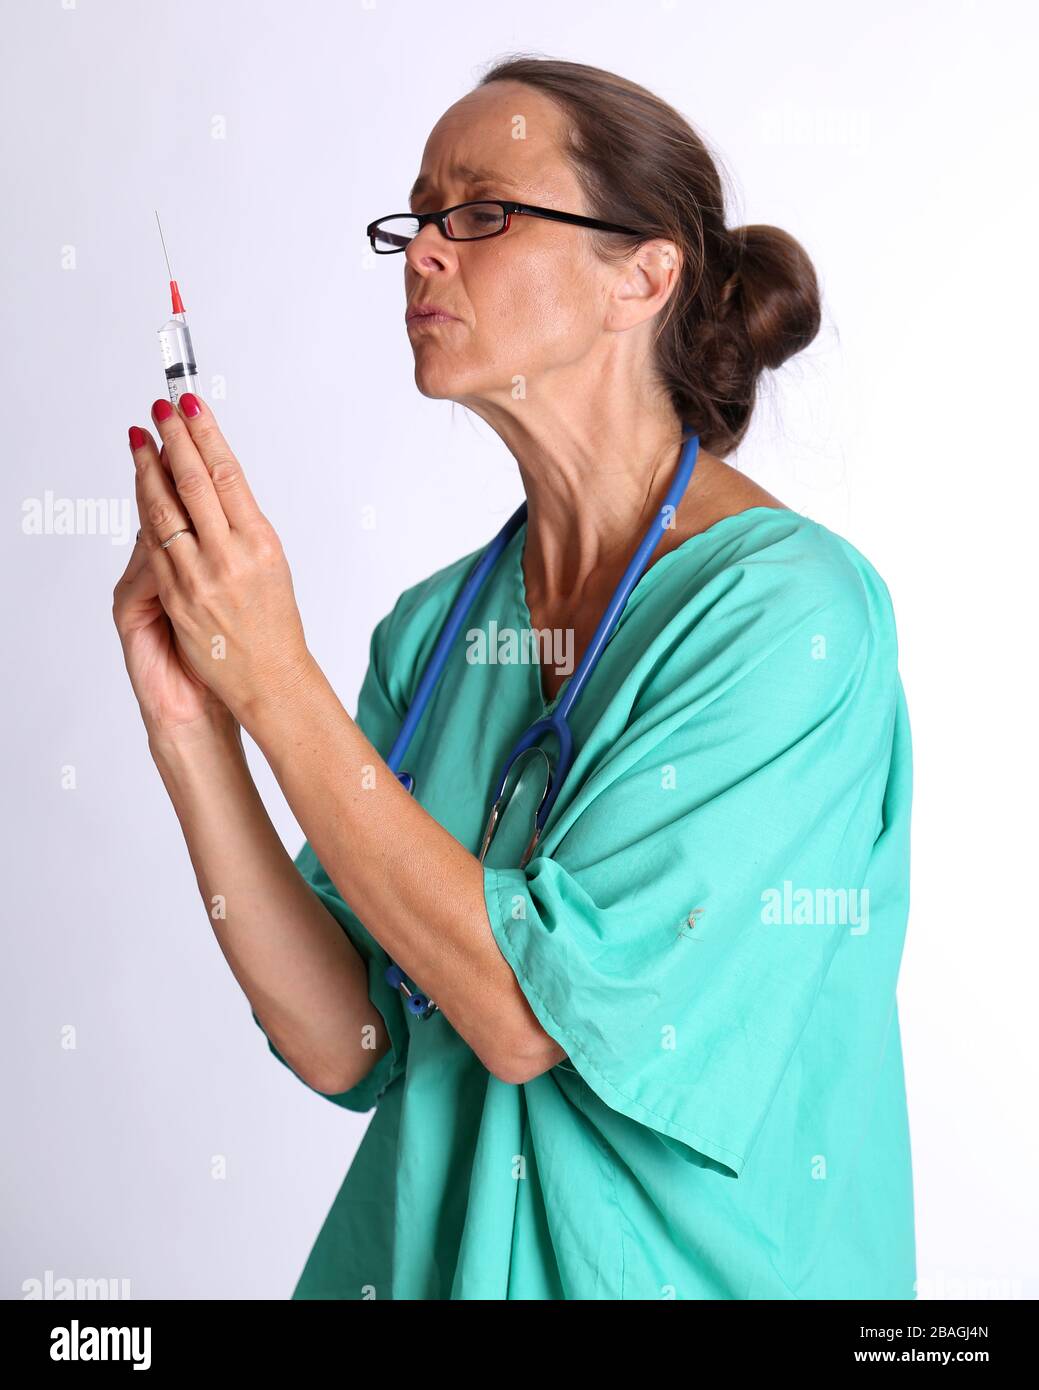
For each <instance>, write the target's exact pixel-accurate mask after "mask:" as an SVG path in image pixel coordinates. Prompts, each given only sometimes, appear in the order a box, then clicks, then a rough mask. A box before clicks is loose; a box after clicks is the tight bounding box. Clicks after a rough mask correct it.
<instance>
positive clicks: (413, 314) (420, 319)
mask: <svg viewBox="0 0 1039 1390" xmlns="http://www.w3.org/2000/svg"><path fill="white" fill-rule="evenodd" d="M404 321H405V323H407V324H409V325H410V324H413V323H458V322H459V320H458V319H456V318H455V316H454V314H449V313H448V311H447V310H446V309H441V308H440V306H439V305H437V304H415V305H412V307H411V308H410V309H409V310H408V311H407V313H406V314H405V316H404Z"/></svg>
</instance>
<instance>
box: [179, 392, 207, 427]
mask: <svg viewBox="0 0 1039 1390" xmlns="http://www.w3.org/2000/svg"><path fill="white" fill-rule="evenodd" d="M180 408H181V410H183V412H184V414H185V415H186V416H187V417H188V419H189V420H194V418H195V416H196V415H201V414H202V407H201V406H200V405H199V403H198V397H197V396H194V395H192V393H191V392H190V391H185V392H184V394H183V396H181V398H180Z"/></svg>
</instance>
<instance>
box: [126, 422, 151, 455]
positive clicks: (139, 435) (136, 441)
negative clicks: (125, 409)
mask: <svg viewBox="0 0 1039 1390" xmlns="http://www.w3.org/2000/svg"><path fill="white" fill-rule="evenodd" d="M147 442H148V436H147V435H146V434H145V432H144V430H142V429H141V427H140V426H139V425H131V426H130V448H131V449H133V450H137V449H139V448H140V447H141V445H142V444H146V443H147Z"/></svg>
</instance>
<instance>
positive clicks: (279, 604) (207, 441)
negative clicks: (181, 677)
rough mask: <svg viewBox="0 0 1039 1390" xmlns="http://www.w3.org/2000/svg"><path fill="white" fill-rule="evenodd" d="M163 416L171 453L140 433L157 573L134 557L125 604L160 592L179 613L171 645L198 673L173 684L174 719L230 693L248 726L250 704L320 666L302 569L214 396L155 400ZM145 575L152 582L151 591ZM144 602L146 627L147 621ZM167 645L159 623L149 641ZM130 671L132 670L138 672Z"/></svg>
mask: <svg viewBox="0 0 1039 1390" xmlns="http://www.w3.org/2000/svg"><path fill="white" fill-rule="evenodd" d="M152 417H153V419H154V421H155V424H156V428H157V429H158V432H159V435H160V437H161V439H162V445H163V449H162V455H161V456H160V453H159V450H158V449H157V447H156V445H155V442H154V440H153V439H152V437H151V435H150V434H149V433H148V432H147V431H146V430H139V431H138V430H137V429H136V427H135V429H134V431H132V432H131V449H132V452H133V456H134V461H135V464H136V473H137V480H136V486H137V509H138V513H139V515H140V517H141V543H139V544H143V548H144V549H145V550H146V552H147V560H146V564H145V565H144V567H143V568H144V569H146V570H150V571H151V572H152V577H151V579H150V580H141V579H140V578H139V575H138V576H137V577H136V579H135V576H134V575H133V574H131V571H132V569H133V566H134V559H133V557H131V561H130V565H129V566H128V568H127V576H126V579H127V580H128V581H129V584H128V587H127V599H126V600H125V603H126V612H127V613H129V611H130V609H131V607H132V606H133V605H134V602H135V600H136V602H138V603H140V602H142V601H145V600H147V599H150V598H152V597H154V598H155V599H157V601H158V603H159V604H160V605H161V608H162V610H163V612H164V613H165V615H166V616H167V618H168V619H169V625H170V629H171V638H172V641H173V644H174V646H175V652H174V653H172V655H175V656H176V657H177V658H178V659H179V661H180V663H181V664H182V668H183V670H184V673H185V676H186V677H187V683H182V684H181V685H179V686H178V685H177V684H176V683H175V682H174V681H172V680H171V681H170V683H169V685H168V686H166V687H164V690H165V694H167V695H172V696H174V697H175V699H174V706H175V707H174V709H173V711H172V713H173V717H174V718H178V717H180V715H182V714H184V713H190V711H191V710H192V709H194V711H195V717H198V716H199V715H201V716H202V717H207V715H212V713H213V712H214V702H219V703H221V704H222V705H223V706H224V707H225V708H226V709H227V710H228V711H229V712H230V715H231V716H232V717H233V718H234V720H236V721H237V722H238V723H240V724H244V725H245V727H246V728H248V727H249V716H250V712H251V711H252V710H253V709H254V708H255V707H257V706H258V704H259V703H260V702H261V701H264V700H278V699H279V698H281V697H282V696H283V695H285V694H286V693H288V692H289V691H290V690H292V689H293V688H294V687H296V686H297V685H298V684H299V683H300V682H301V681H303V680H305V679H306V678H307V677H308V676H309V675H311V674H312V673H313V672H314V669H315V666H314V661H313V657H312V656H311V654H310V652H309V650H308V648H307V644H306V639H305V637H304V634H303V624H302V622H301V621H300V616H299V610H298V608H297V607H296V599H295V594H294V593H293V589H292V576H291V575H290V573H289V567H288V564H287V562H286V560H285V555H284V553H283V551H282V548H281V543H280V541H279V540H278V537H277V534H276V533H275V531H274V528H273V527H272V526H271V524H270V523H269V522H268V520H267V518H266V517H265V516H264V515H263V514H262V512H261V511H260V509H259V507H258V506H257V505H256V501H255V499H254V497H253V495H252V492H251V491H250V489H249V485H248V483H247V482H246V480H245V475H244V473H243V471H242V467H241V464H240V463H239V462H238V460H237V459H236V458H235V456H234V454H233V453H232V452H231V450H230V448H229V447H228V445H227V443H226V441H225V440H224V437H223V435H222V434H221V433H220V430H219V429H218V428H217V424H216V420H215V418H214V416H213V413H212V411H211V410H210V409H209V407H208V406H207V405H205V404H204V403H203V402H202V401H200V400H199V399H198V398H197V397H196V396H194V395H184V396H182V397H181V399H180V410H179V411H178V410H175V409H174V408H173V407H172V406H171V405H170V404H169V402H168V401H163V400H159V401H156V402H155V404H154V405H153V407H152ZM189 528H190V529H189ZM177 531H184V532H185V534H183V535H180V536H178V537H177V539H176V540H174V541H173V542H172V543H171V544H170V545H169V546H167V547H165V548H163V546H162V544H161V543H162V541H164V540H168V539H169V538H170V537H171V536H172V535H173V534H174V533H175V532H177ZM135 555H136V551H135ZM135 582H139V583H140V584H141V585H142V586H143V587H142V588H141V590H140V591H136V590H135V589H134V587H133V586H134V584H135ZM149 590H151V593H149ZM117 593H118V588H117ZM131 595H133V597H130V596H131ZM144 611H146V610H142V611H141V612H140V613H139V614H138V618H137V622H138V627H137V628H136V629H135V630H136V631H140V630H141V628H142V627H145V626H146V625H144V624H143V623H142V622H141V617H142V616H143V612H144ZM127 621H132V620H130V619H128V620H127ZM117 623H118V619H117ZM120 635H122V629H120ZM125 647H126V640H125V638H124V649H125ZM160 648H161V643H160V642H159V641H157V640H156V637H155V634H154V633H153V634H152V645H151V647H150V648H146V649H145V651H146V652H150V655H151V657H152V666H153V668H154V666H155V663H156V661H157V658H158V655H159V654H160ZM144 664H145V663H144V662H141V663H138V669H139V670H140V667H141V666H143V665H144ZM127 665H128V667H129V665H130V661H129V658H128V661H127ZM130 674H131V680H133V679H134V671H133V670H131V673H130ZM169 674H170V671H169V668H167V671H166V675H167V677H168V676H169ZM188 684H190V685H191V686H192V687H193V690H191V691H189V689H188ZM136 688H137V687H136V684H135V689H136ZM138 698H140V693H139V694H138ZM199 702H201V706H200V704H199ZM177 705H179V708H177V707H176V706H177ZM163 717H164V718H167V717H169V711H167V712H166V713H164V714H163Z"/></svg>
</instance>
